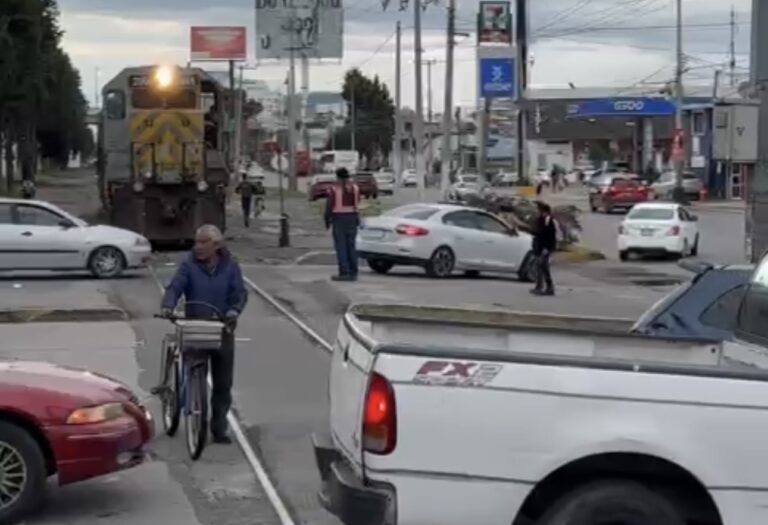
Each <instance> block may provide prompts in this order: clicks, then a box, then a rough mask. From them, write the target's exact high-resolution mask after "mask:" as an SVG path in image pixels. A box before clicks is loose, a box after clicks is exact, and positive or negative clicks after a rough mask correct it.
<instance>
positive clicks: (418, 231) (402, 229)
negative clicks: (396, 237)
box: [395, 224, 429, 237]
mask: <svg viewBox="0 0 768 525" xmlns="http://www.w3.org/2000/svg"><path fill="white" fill-rule="evenodd" d="M395 231H396V232H397V233H399V234H400V235H408V236H410V237H423V236H425V235H429V230H428V229H426V228H422V227H421V226H412V225H409V224H400V225H398V227H397V228H395Z"/></svg>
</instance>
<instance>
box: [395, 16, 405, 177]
mask: <svg viewBox="0 0 768 525" xmlns="http://www.w3.org/2000/svg"><path fill="white" fill-rule="evenodd" d="M395 44H396V47H397V51H396V53H395V140H394V148H393V151H394V156H395V159H394V166H393V168H394V171H395V191H399V188H400V179H401V178H402V176H403V138H402V136H401V135H400V133H401V131H402V128H403V116H402V114H401V109H402V99H401V97H402V94H401V89H400V86H401V82H400V73H401V67H402V52H403V28H402V26H401V24H400V22H399V21H398V22H397V29H396V37H395Z"/></svg>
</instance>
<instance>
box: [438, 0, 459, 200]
mask: <svg viewBox="0 0 768 525" xmlns="http://www.w3.org/2000/svg"><path fill="white" fill-rule="evenodd" d="M455 33H456V0H450V1H449V3H448V37H447V38H448V42H447V45H446V50H445V99H444V101H443V143H442V146H441V151H440V192H441V193H444V192H445V191H447V190H448V186H449V185H450V178H451V167H452V166H451V164H452V161H453V149H452V148H453V141H452V140H451V138H452V137H451V134H452V128H453V122H452V120H451V116H452V113H453V56H454V52H453V48H454V46H455ZM460 134H461V130H459V135H460Z"/></svg>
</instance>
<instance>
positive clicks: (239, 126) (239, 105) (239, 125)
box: [235, 66, 245, 162]
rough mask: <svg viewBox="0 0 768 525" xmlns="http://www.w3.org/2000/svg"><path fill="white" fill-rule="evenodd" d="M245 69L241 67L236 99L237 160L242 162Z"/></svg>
mask: <svg viewBox="0 0 768 525" xmlns="http://www.w3.org/2000/svg"><path fill="white" fill-rule="evenodd" d="M243 69H245V68H244V66H240V78H239V79H238V85H237V99H235V159H237V162H240V160H241V159H240V157H241V156H242V148H243Z"/></svg>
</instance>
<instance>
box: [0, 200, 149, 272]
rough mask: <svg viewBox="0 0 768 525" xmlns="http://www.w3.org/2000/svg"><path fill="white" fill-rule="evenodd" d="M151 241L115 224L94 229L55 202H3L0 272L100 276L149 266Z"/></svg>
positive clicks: (1, 207) (0, 208) (0, 233)
mask: <svg viewBox="0 0 768 525" xmlns="http://www.w3.org/2000/svg"><path fill="white" fill-rule="evenodd" d="M151 253H152V248H151V246H150V244H149V241H148V240H147V239H146V238H144V237H143V236H141V235H139V234H137V233H134V232H132V231H128V230H123V229H121V228H114V227H112V226H89V225H88V224H87V223H86V222H85V221H83V220H82V219H79V218H77V217H75V216H73V215H71V214H69V213H67V212H65V211H64V210H62V209H61V208H59V207H57V206H54V205H53V204H50V203H47V202H42V201H33V200H22V199H0V271H11V270H35V271H37V270H54V271H57V270H67V271H72V270H88V271H90V272H91V273H92V274H93V275H94V276H96V277H100V278H110V277H116V276H118V275H120V274H121V273H123V271H124V270H126V269H128V268H140V267H144V266H146V265H147V262H148V261H149V258H150V255H151Z"/></svg>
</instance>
